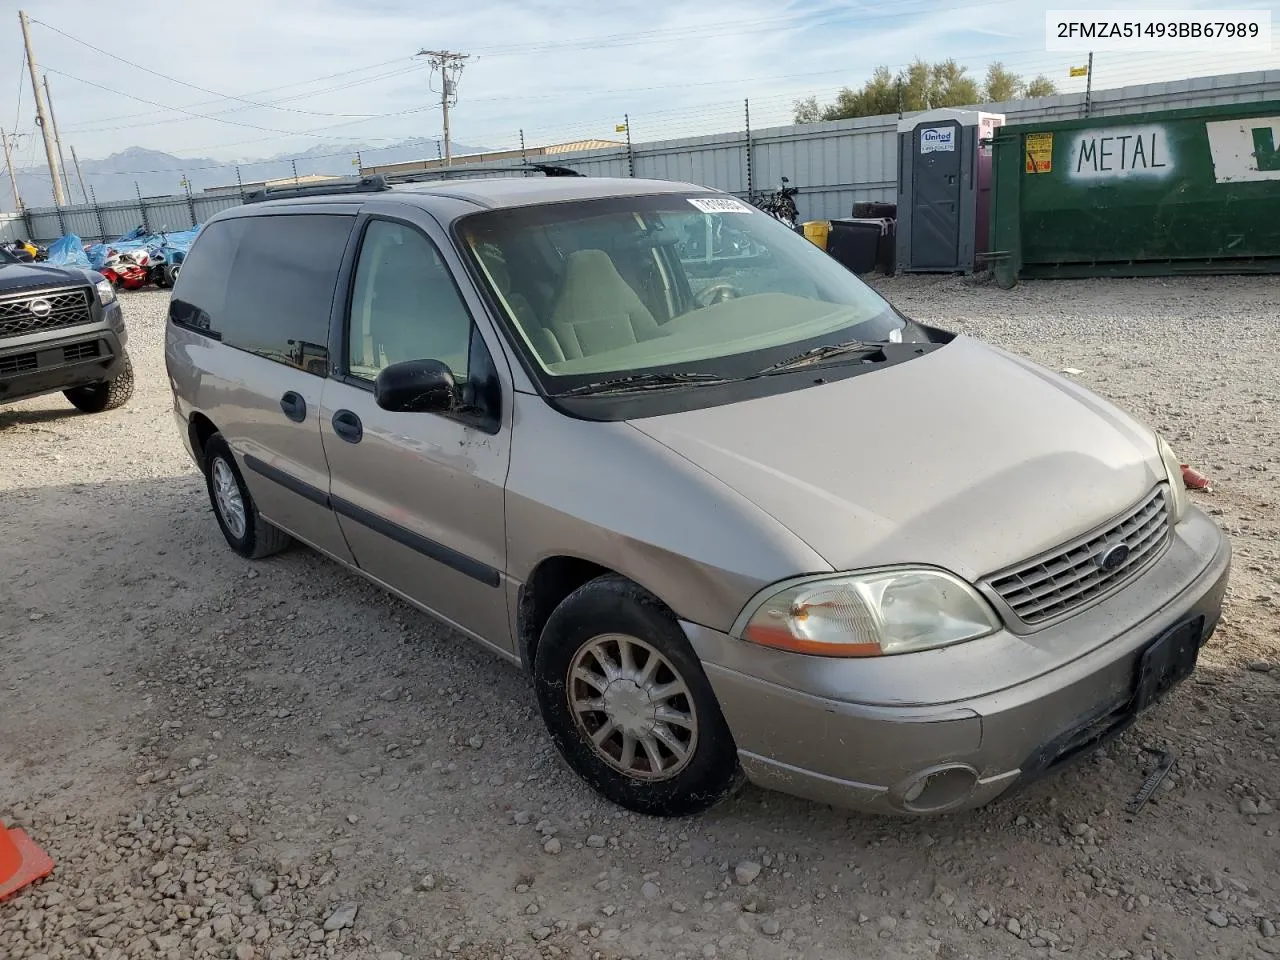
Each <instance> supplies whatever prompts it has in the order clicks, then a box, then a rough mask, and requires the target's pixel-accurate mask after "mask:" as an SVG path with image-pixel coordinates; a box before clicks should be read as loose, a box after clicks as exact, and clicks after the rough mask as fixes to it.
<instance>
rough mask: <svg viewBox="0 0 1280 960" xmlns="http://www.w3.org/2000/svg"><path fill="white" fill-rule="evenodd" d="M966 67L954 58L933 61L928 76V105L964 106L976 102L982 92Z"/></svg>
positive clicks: (979, 99)
mask: <svg viewBox="0 0 1280 960" xmlns="http://www.w3.org/2000/svg"><path fill="white" fill-rule="evenodd" d="M966 73H967V69H966V68H965V67H962V66H960V64H958V63H956V62H955V61H954V60H943V61H942V62H941V63H935V64H934V65H933V68H932V70H930V76H929V80H930V83H929V107H928V108H927V109H932V108H933V107H964V106H968V105H969V104H971V103H978V102H979V101H981V99H982V94H981V92H980V91H979V90H978V84H977V83H976V82H975V81H974V79H973V78H972V77H969V76H966V75H965V74H966Z"/></svg>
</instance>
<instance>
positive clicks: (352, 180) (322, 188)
mask: <svg viewBox="0 0 1280 960" xmlns="http://www.w3.org/2000/svg"><path fill="white" fill-rule="evenodd" d="M390 189H391V187H390V186H389V185H388V184H387V179H386V178H385V177H383V176H381V175H378V174H374V175H373V176H369V177H343V178H341V179H338V178H335V179H333V180H323V181H321V182H319V183H296V184H291V185H289V186H283V187H264V188H263V189H261V190H254V191H253V192H252V193H250V194H248V195H247V196H245V198H244V202H245V203H262V202H263V201H264V200H287V199H289V198H291V197H312V196H332V195H334V194H343V193H382V192H383V191H384V190H390Z"/></svg>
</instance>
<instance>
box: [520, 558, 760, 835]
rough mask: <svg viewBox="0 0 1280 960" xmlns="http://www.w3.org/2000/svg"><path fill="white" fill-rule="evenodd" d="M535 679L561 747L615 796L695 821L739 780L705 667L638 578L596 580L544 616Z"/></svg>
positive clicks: (630, 805)
mask: <svg viewBox="0 0 1280 960" xmlns="http://www.w3.org/2000/svg"><path fill="white" fill-rule="evenodd" d="M534 674H535V679H536V682H537V691H538V703H539V706H540V707H541V710H542V717H543V720H544V722H545V723H546V725H547V728H548V730H549V731H550V732H551V737H552V740H553V741H554V742H555V745H556V748H557V749H558V750H559V751H560V754H561V756H563V757H564V759H565V760H566V761H567V762H568V764H569V765H570V766H571V767H572V768H573V769H574V771H575V772H576V773H577V774H578V775H579V776H580V777H582V779H584V780H585V781H586V782H587V783H588V784H590V785H591V786H592V787H593V788H595V790H596V791H597V792H599V793H601V794H603V795H604V796H605V797H607V798H608V799H610V800H612V801H613V802H614V803H616V804H619V805H620V806H623V807H626V808H627V809H629V810H634V811H636V812H638V813H645V814H650V815H654V816H663V817H680V816H687V815H689V814H694V813H699V812H701V811H703V810H705V809H707V808H708V807H710V806H712V805H713V804H715V803H717V802H718V801H720V800H721V799H723V798H724V797H725V796H727V795H728V794H729V793H730V792H731V791H732V790H733V788H734V787H735V785H736V784H737V783H738V782H740V779H741V778H740V774H739V770H738V757H737V750H736V749H735V747H734V743H733V737H732V735H731V734H730V732H729V728H728V725H727V724H726V723H725V720H724V716H723V715H722V714H721V712H720V705H719V704H718V703H717V702H716V698H715V694H714V693H713V692H712V690H711V685H710V683H708V681H707V678H706V675H705V674H704V673H703V671H702V665H701V664H699V663H698V659H697V657H696V656H694V653H693V650H692V649H691V648H690V646H689V643H688V640H686V639H685V636H684V633H683V631H681V629H680V627H679V625H678V624H677V623H676V621H675V618H674V617H673V616H672V615H671V613H670V611H668V610H667V609H666V607H664V606H663V605H662V604H661V603H660V602H659V601H658V600H657V599H656V598H655V597H653V596H652V595H651V594H649V593H648V592H647V591H645V590H644V589H642V588H641V587H639V586H637V585H636V584H634V583H632V582H631V581H629V580H626V579H624V578H622V577H618V576H613V575H610V576H605V577H600V578H598V579H595V580H592V581H591V582H590V583H587V584H585V585H584V586H582V587H579V588H578V589H577V590H576V591H574V592H573V593H572V594H570V595H569V597H567V598H566V599H565V600H564V601H563V602H562V603H561V604H560V606H558V607H557V608H556V609H555V611H554V612H553V613H552V614H551V617H550V618H549V619H548V621H547V625H546V628H545V629H544V630H543V633H542V638H541V641H540V642H539V644H538V652H537V657H536V663H535V666H534Z"/></svg>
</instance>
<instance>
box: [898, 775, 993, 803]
mask: <svg viewBox="0 0 1280 960" xmlns="http://www.w3.org/2000/svg"><path fill="white" fill-rule="evenodd" d="M977 786H978V774H977V771H975V770H973V769H972V768H971V767H964V766H954V767H941V768H938V769H935V770H930V771H928V772H927V773H924V774H922V775H920V776H919V777H917V778H916V779H915V780H913V781H912V782H911V783H910V784H909V785H908V786H907V788H906V790H904V791H903V793H902V805H903V806H904V807H905V808H906V809H907V810H910V811H912V812H913V813H936V812H938V811H941V810H948V809H950V808H952V807H956V806H959V805H960V804H962V803H964V801H966V800H968V799H969V797H971V796H972V795H973V791H974V790H976V789H977Z"/></svg>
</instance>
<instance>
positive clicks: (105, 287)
mask: <svg viewBox="0 0 1280 960" xmlns="http://www.w3.org/2000/svg"><path fill="white" fill-rule="evenodd" d="M93 289H94V290H96V291H97V292H98V302H99V303H100V304H102V305H103V306H104V307H105V306H106V305H107V304H108V303H110V302H111V301H112V300H114V299H115V298H116V288H115V287H113V286H112V285H111V281H110V280H106V279H103V280H99V281H98V282H97V283H95V284H94V285H93Z"/></svg>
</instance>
